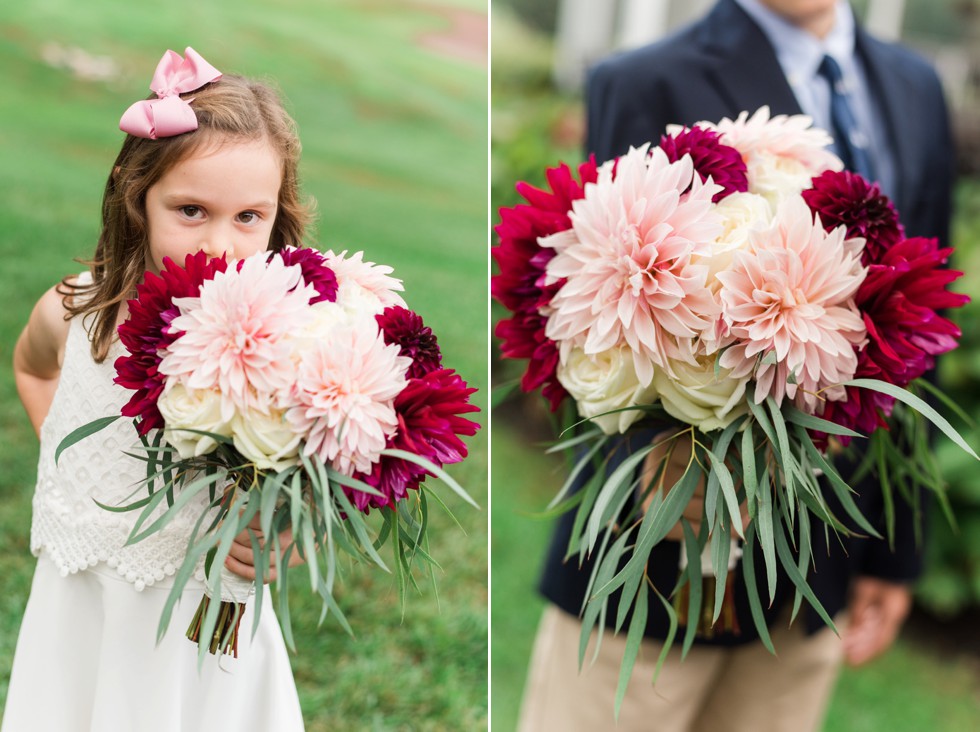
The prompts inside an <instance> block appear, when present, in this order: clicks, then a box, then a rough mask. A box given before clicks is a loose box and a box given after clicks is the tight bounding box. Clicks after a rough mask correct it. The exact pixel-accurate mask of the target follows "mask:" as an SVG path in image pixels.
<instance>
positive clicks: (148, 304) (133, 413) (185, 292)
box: [114, 252, 228, 435]
mask: <svg viewBox="0 0 980 732" xmlns="http://www.w3.org/2000/svg"><path fill="white" fill-rule="evenodd" d="M227 266H228V264H227V262H226V261H225V259H224V257H221V258H220V259H208V256H207V254H205V253H204V252H198V253H196V254H188V255H187V257H186V259H185V260H184V266H183V267H180V266H179V265H177V264H175V263H174V262H173V260H171V259H170V258H169V257H165V258H164V260H163V271H162V272H160V274H159V275H155V274H153V273H152V272H147V273H146V274H145V276H144V278H143V282H142V283H140V284H139V285H137V286H136V299H134V300H130V301H129V302H128V303H127V305H128V307H129V315H128V316H127V318H126V321H125V322H124V323H123V324H122V325H120V326H119V340H120V341H122V344H123V345H124V346H125V347H126V349H127V350H128V351H129V355H128V356H120V357H119V358H117V359H116V363H115V367H116V377H115V379H114V381H115V383H117V384H119V385H120V386H123V387H125V388H126V389H132V390H133V391H134V392H135V393H134V394H133V396H132V397H131V398H130V400H129V402H127V403H126V405H125V406H124V407H123V408H122V414H123V415H124V416H126V417H135V418H138V419H139V424H138V427H137V429H138V431H139V433H140V434H141V435H145V434H146V433H147V432H149V431H150V430H151V429H154V428H155V427H163V417H162V416H161V415H160V410H159V409H157V399H159V397H160V393H161V392H162V391H163V386H164V383H165V382H166V377H165V376H164V375H162V374H161V373H159V370H158V369H159V366H160V361H162V360H163V358H162V356H161V355H160V352H161V351H162V350H163V349H165V348H166V347H167V346H169V345H170V344H171V343H173V342H174V341H175V340H177V338H178V337H179V336H180V335H181V333H180V332H174V331H173V330H171V328H170V323H171V321H172V320H173V319H174V318H176V317H177V316H178V315H179V314H180V313H179V310H178V309H177V306H176V305H174V302H173V301H174V298H178V297H196V296H197V295H198V293H199V291H200V289H201V284H202V283H204V282H205V281H206V280H210V279H212V278H213V277H214V275H215V273H216V272H224V271H225V269H226V268H227Z"/></svg>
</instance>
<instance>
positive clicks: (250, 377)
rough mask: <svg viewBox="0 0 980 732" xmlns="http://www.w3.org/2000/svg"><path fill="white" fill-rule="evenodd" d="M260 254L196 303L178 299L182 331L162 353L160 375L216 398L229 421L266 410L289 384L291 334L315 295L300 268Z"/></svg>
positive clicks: (208, 285) (176, 325) (218, 278)
mask: <svg viewBox="0 0 980 732" xmlns="http://www.w3.org/2000/svg"><path fill="white" fill-rule="evenodd" d="M266 259H267V254H266V253H265V252H261V253H259V254H258V255H254V256H252V257H249V258H247V259H245V260H242V262H241V266H240V267H238V268H236V267H230V268H229V269H228V270H227V271H225V272H218V273H217V274H215V276H214V278H213V279H211V280H207V281H205V282H204V284H203V285H202V286H201V291H200V296H199V297H185V298H177V299H175V300H174V303H175V304H176V305H177V306H178V308H179V309H180V315H179V316H178V317H176V318H174V320H173V322H172V323H171V327H172V328H173V329H175V330H178V331H184V333H183V335H181V336H180V337H179V338H178V339H177V340H175V341H174V342H173V343H172V344H171V345H170V346H169V348H168V350H167V352H166V355H165V356H164V358H163V360H162V362H161V363H160V372H161V373H163V374H166V375H167V376H169V377H171V378H172V379H173V380H177V381H179V382H180V383H183V384H184V385H185V386H187V388H189V389H213V390H216V391H218V392H220V394H221V411H222V416H223V418H224V419H225V420H226V421H227V420H230V419H231V417H232V416H233V415H234V413H235V411H236V409H237V410H238V411H245V410H259V411H262V410H267V409H268V408H269V406H270V405H271V404H272V403H273V402H275V401H276V400H277V399H278V398H280V396H281V395H282V394H284V393H287V392H288V391H289V390H290V389H291V387H292V384H293V381H294V379H295V376H294V372H295V367H294V363H293V358H292V347H291V345H290V339H289V334H290V333H291V332H292V331H293V330H295V329H298V328H300V329H301V328H303V327H304V325H305V324H306V321H307V320H308V319H309V317H310V308H309V301H310V298H311V297H313V296H315V295H316V290H314V289H313V286H312V285H304V284H303V280H302V272H301V270H300V268H299V267H298V266H293V267H287V266H286V265H285V264H283V262H282V260H281V259H279V258H278V257H274V258H273V259H272V260H271V261H269V262H267V261H266ZM168 383H170V380H168Z"/></svg>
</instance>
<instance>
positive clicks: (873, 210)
mask: <svg viewBox="0 0 980 732" xmlns="http://www.w3.org/2000/svg"><path fill="white" fill-rule="evenodd" d="M803 200H805V201H806V202H807V205H808V206H809V207H810V210H811V211H813V212H814V213H815V214H818V215H819V216H820V222H821V223H822V224H823V226H824V228H825V229H826V230H827V231H831V230H832V229H836V228H837V227H838V226H845V227H847V236H848V238H851V237H858V236H860V237H863V238H864V240H865V242H866V244H865V248H864V254H863V255H862V257H861V263H862V264H864V265H868V264H873V263H876V262H880V261H881V258H882V256H883V254H884V252H885V251H887V250H888V249H890V248H891V247H893V246H895V244H897V243H898V242H899V241H901V240H902V238H903V237H904V236H905V231H904V229H903V228H902V224H901V223H900V222H899V220H898V212H897V211H896V210H895V207H894V206H893V205H892V202H891V201H889V200H888V197H887V196H886V195H884V194H883V193H882V192H881V187H880V186H879V185H878V184H877V183H874V184H872V183H868V181H866V180H865V179H864V178H862V177H861V176H860V175H858V174H857V173H852V172H850V171H848V170H841V171H833V170H828V171H825V172H824V173H821V174H820V175H818V176H817V177H816V178H814V179H813V185H812V188H809V189H807V190H805V191H803Z"/></svg>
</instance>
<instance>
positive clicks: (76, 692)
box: [2, 318, 303, 732]
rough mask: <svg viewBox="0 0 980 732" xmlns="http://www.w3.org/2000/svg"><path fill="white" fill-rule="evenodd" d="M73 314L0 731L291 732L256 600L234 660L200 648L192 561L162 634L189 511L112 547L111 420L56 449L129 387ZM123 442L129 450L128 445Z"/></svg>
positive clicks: (115, 451)
mask: <svg viewBox="0 0 980 732" xmlns="http://www.w3.org/2000/svg"><path fill="white" fill-rule="evenodd" d="M89 349H90V344H89V340H88V334H87V333H86V330H85V328H84V327H83V324H82V320H81V318H75V319H73V320H72V322H71V324H70V327H69V332H68V341H67V343H66V346H65V356H64V364H63V367H62V372H61V379H60V381H59V384H58V389H57V392H56V394H55V397H54V401H53V403H52V405H51V411H50V412H49V414H48V416H47V418H46V419H45V422H44V424H43V425H42V427H41V448H40V459H39V462H38V480H37V487H36V490H35V495H34V502H33V509H34V512H33V522H32V526H31V551H32V552H33V553H34V554H35V555H36V556H37V557H38V563H37V568H36V570H35V575H34V581H33V584H32V586H31V595H30V598H29V600H28V603H27V609H26V611H25V613H24V619H23V622H22V625H21V629H20V636H19V637H18V640H17V650H16V652H15V656H14V663H13V670H12V672H11V679H10V685H9V689H8V694H7V704H6V708H5V710H4V717H3V725H2V732H37V731H39V730H44V731H47V730H51V731H52V732H74V731H76V730H77V731H78V732H82V730H84V731H85V732H103V731H104V732H121V731H124V730H139V731H140V732H158V731H159V732H177V730H180V731H182V732H188V731H192V730H209V731H213V730H224V729H229V730H235V731H236V732H250V731H253V730H254V731H255V732H259V731H260V730H261V731H262V732H267V731H268V730H276V731H279V730H282V731H285V732H292V731H293V730H302V729H303V721H302V716H301V714H300V709H299V701H298V698H297V695H296V686H295V683H294V681H293V676H292V671H291V669H290V666H289V659H288V656H287V653H286V649H285V645H284V643H283V639H282V634H281V632H280V630H279V626H278V624H277V623H276V618H275V614H274V613H273V609H272V606H271V604H270V602H269V593H264V596H265V602H264V604H263V608H262V614H261V620H260V624H259V628H258V631H257V632H256V634H255V636H254V638H253V637H252V634H251V628H252V609H251V604H250V605H249V609H248V610H247V611H246V613H245V616H244V617H243V619H242V624H241V630H242V633H241V636H240V639H239V653H238V658H232V657H229V656H222V657H216V656H210V655H209V656H208V657H207V658H205V663H204V665H203V668H201V669H200V671H198V668H197V647H196V645H195V644H194V643H192V642H191V641H189V640H187V638H185V637H184V633H185V631H186V629H187V626H188V624H189V623H190V621H191V618H192V616H193V614H194V611H195V610H196V608H197V605H198V603H199V602H200V599H201V596H202V594H203V582H202V580H203V576H204V575H203V570H201V569H200V568H199V570H198V573H197V576H196V577H195V578H193V579H192V580H191V581H190V582H188V585H187V588H186V589H185V590H184V592H183V596H182V598H181V600H180V602H179V604H178V605H177V608H176V609H175V611H174V615H173V618H172V620H171V622H170V626H169V629H168V631H167V634H166V636H165V637H164V638H163V640H162V641H161V642H160V643H159V645H157V644H156V631H157V625H158V623H159V620H160V614H161V611H162V609H163V604H164V601H165V600H166V598H167V595H168V593H169V591H170V587H171V586H172V575H173V574H174V572H175V571H176V569H177V568H178V567H179V565H180V563H181V560H182V559H183V556H184V551H185V548H186V546H187V538H188V536H189V534H190V531H191V528H192V525H193V521H194V518H195V515H200V514H199V507H197V506H195V507H189V509H188V510H187V511H186V512H185V514H186V515H184V516H180V517H178V518H177V519H176V520H175V521H173V522H172V523H171V524H170V525H169V526H167V527H166V529H165V530H164V531H161V532H159V533H158V534H155V535H153V536H151V537H149V538H147V539H145V540H142V541H140V542H138V543H136V544H134V545H132V546H124V544H125V541H126V537H127V536H128V534H129V531H130V529H131V527H132V525H133V523H134V522H135V520H136V516H137V515H138V512H131V513H122V514H120V513H112V512H109V511H106V510H105V509H102V508H100V507H99V506H97V505H96V503H95V501H96V500H98V501H99V502H101V503H104V504H107V505H120V504H125V503H128V502H131V500H132V498H131V495H132V494H133V491H134V490H135V489H136V488H138V484H139V481H140V479H141V478H142V477H143V476H144V475H145V464H144V463H142V462H140V461H138V460H136V459H134V458H130V457H127V456H125V455H124V454H123V451H124V450H130V448H132V446H133V445H134V444H138V438H137V436H136V430H135V429H134V427H133V425H132V423H131V422H130V421H129V420H127V419H120V420H119V421H118V422H116V423H114V424H112V425H111V426H110V427H108V428H106V429H105V430H103V431H102V432H99V433H97V434H96V435H94V436H91V437H89V438H87V439H85V440H84V441H82V442H80V443H78V444H76V445H75V446H74V447H72V448H70V449H69V450H67V451H66V452H65V453H63V454H62V455H61V457H60V458H59V462H58V465H57V466H56V465H55V462H54V451H55V449H56V448H57V446H58V443H59V442H60V441H61V439H62V438H63V437H64V436H65V435H67V434H68V433H69V432H71V431H72V430H73V429H75V428H76V427H79V426H80V425H82V424H85V423H87V422H90V421H91V420H93V419H95V418H97V417H102V416H108V415H111V414H118V413H119V409H120V408H121V406H122V405H123V404H124V403H125V402H126V400H127V399H128V397H129V395H130V393H131V392H128V391H126V390H124V389H122V388H121V387H119V386H117V385H115V384H113V383H112V379H113V376H114V374H115V370H114V368H113V362H114V361H115V358H116V357H118V356H119V355H122V353H123V349H122V346H121V345H120V344H119V343H118V342H115V343H114V344H113V347H112V349H111V350H110V353H109V357H108V358H107V359H106V360H105V361H104V362H103V363H101V364H97V363H95V361H94V360H93V359H92V356H91V352H90V350H89ZM130 451H131V450H130Z"/></svg>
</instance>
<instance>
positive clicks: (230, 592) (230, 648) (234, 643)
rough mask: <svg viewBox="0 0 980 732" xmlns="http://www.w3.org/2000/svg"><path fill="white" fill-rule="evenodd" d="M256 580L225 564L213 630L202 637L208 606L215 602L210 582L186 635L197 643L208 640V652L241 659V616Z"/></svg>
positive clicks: (222, 570) (199, 644) (222, 569)
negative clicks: (245, 576) (237, 572)
mask: <svg viewBox="0 0 980 732" xmlns="http://www.w3.org/2000/svg"><path fill="white" fill-rule="evenodd" d="M253 586H254V583H253V582H252V581H251V580H246V579H243V578H241V577H239V576H238V575H235V574H232V573H231V572H229V571H228V570H227V569H226V568H225V567H222V568H221V601H220V603H221V604H220V606H219V608H218V619H217V622H216V623H215V626H214V630H213V631H212V632H211V633H210V634H209V637H207V638H202V631H203V630H204V620H205V617H206V616H207V612H208V609H209V608H210V607H211V602H212V601H213V599H212V597H211V595H212V588H211V585H210V583H209V584H208V586H207V587H206V588H205V590H204V597H202V598H201V602H200V604H199V605H198V606H197V610H196V611H195V612H194V617H193V618H192V619H191V624H190V627H189V628H188V629H187V638H188V639H189V640H192V641H194V642H195V643H197V645H198V647H200V646H201V643H202V642H204V643H207V646H208V652H210V653H212V654H214V655H217V654H219V653H224V654H228V655H231V656H234V657H235V658H238V634H239V629H240V626H241V624H242V616H243V615H244V614H245V604H246V602H245V601H246V599H247V598H248V596H249V595H250V594H251V592H252V588H253Z"/></svg>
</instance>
